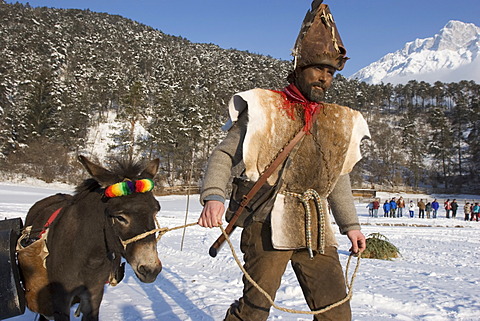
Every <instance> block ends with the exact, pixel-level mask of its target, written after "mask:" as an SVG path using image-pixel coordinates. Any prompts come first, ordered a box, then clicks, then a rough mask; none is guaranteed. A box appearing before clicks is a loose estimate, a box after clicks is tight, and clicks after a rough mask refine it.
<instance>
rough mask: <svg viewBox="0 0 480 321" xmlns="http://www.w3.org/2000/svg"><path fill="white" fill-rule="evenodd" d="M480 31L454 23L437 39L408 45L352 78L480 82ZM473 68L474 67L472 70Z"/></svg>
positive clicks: (471, 26) (380, 80)
mask: <svg viewBox="0 0 480 321" xmlns="http://www.w3.org/2000/svg"><path fill="white" fill-rule="evenodd" d="M479 49H480V28H479V27H477V26H476V25H475V24H473V23H465V22H462V21H458V20H450V21H448V23H447V24H446V25H445V26H444V27H443V28H442V29H441V30H440V31H439V32H438V33H437V34H436V35H434V36H433V37H430V38H425V39H416V40H414V41H411V42H407V43H406V44H405V46H404V48H403V49H401V50H398V51H396V52H394V53H389V54H387V55H385V56H384V57H383V58H381V59H380V60H378V61H376V62H374V63H372V64H370V65H369V66H367V67H365V68H363V69H361V70H360V71H358V72H356V73H355V74H353V75H352V76H350V78H353V79H355V78H356V79H359V80H361V81H365V82H368V83H372V84H378V83H381V82H391V83H406V82H408V81H409V80H413V79H415V80H423V81H427V82H435V81H437V80H438V81H442V82H454V81H460V80H474V81H477V82H478V81H480V74H479V71H480V58H479V51H480V50H479ZM468 66H470V67H471V68H469V67H468Z"/></svg>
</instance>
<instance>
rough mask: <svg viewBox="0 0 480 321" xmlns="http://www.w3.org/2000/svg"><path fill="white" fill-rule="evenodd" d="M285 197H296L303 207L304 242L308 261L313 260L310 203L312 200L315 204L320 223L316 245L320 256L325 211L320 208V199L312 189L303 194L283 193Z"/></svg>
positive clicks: (323, 239)
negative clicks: (308, 257)
mask: <svg viewBox="0 0 480 321" xmlns="http://www.w3.org/2000/svg"><path fill="white" fill-rule="evenodd" d="M285 195H290V196H293V197H296V198H298V199H299V200H300V202H302V204H303V207H304V208H305V241H306V244H307V249H308V255H309V256H310V259H313V250H312V209H311V207H310V201H311V200H313V201H314V203H315V208H316V210H317V213H318V220H319V223H320V231H319V234H320V242H319V243H320V244H319V245H318V248H319V252H320V253H321V254H324V253H325V229H326V227H325V225H326V223H325V222H326V218H325V211H324V210H323V206H322V198H321V197H320V195H319V194H318V193H317V191H316V190H314V189H308V190H306V191H305V192H304V193H303V194H299V193H293V192H288V191H287V192H285Z"/></svg>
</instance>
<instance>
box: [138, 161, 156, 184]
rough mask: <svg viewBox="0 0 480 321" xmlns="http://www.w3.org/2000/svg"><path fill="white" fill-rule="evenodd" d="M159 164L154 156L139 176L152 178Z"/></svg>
mask: <svg viewBox="0 0 480 321" xmlns="http://www.w3.org/2000/svg"><path fill="white" fill-rule="evenodd" d="M159 165H160V159H158V158H156V159H154V160H151V161H150V162H149V163H148V164H147V167H145V169H144V170H143V172H142V174H141V176H140V177H146V178H152V179H153V178H154V177H155V175H157V172H158V166H159Z"/></svg>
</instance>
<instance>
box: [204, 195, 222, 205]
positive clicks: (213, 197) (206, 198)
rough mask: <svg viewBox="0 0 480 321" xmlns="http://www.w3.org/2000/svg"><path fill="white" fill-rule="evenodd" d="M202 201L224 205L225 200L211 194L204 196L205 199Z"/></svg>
mask: <svg viewBox="0 0 480 321" xmlns="http://www.w3.org/2000/svg"><path fill="white" fill-rule="evenodd" d="M203 201H204V202H208V201H218V202H222V203H225V198H224V197H223V196H220V195H215V194H212V195H208V196H206V197H205V198H204V199H203Z"/></svg>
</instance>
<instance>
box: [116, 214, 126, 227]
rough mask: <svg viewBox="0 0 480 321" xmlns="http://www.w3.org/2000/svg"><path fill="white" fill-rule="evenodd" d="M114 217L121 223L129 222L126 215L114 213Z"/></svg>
mask: <svg viewBox="0 0 480 321" xmlns="http://www.w3.org/2000/svg"><path fill="white" fill-rule="evenodd" d="M112 217H113V219H114V220H116V221H118V222H119V223H122V224H124V225H127V224H128V220H127V218H126V217H125V216H123V215H112Z"/></svg>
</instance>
